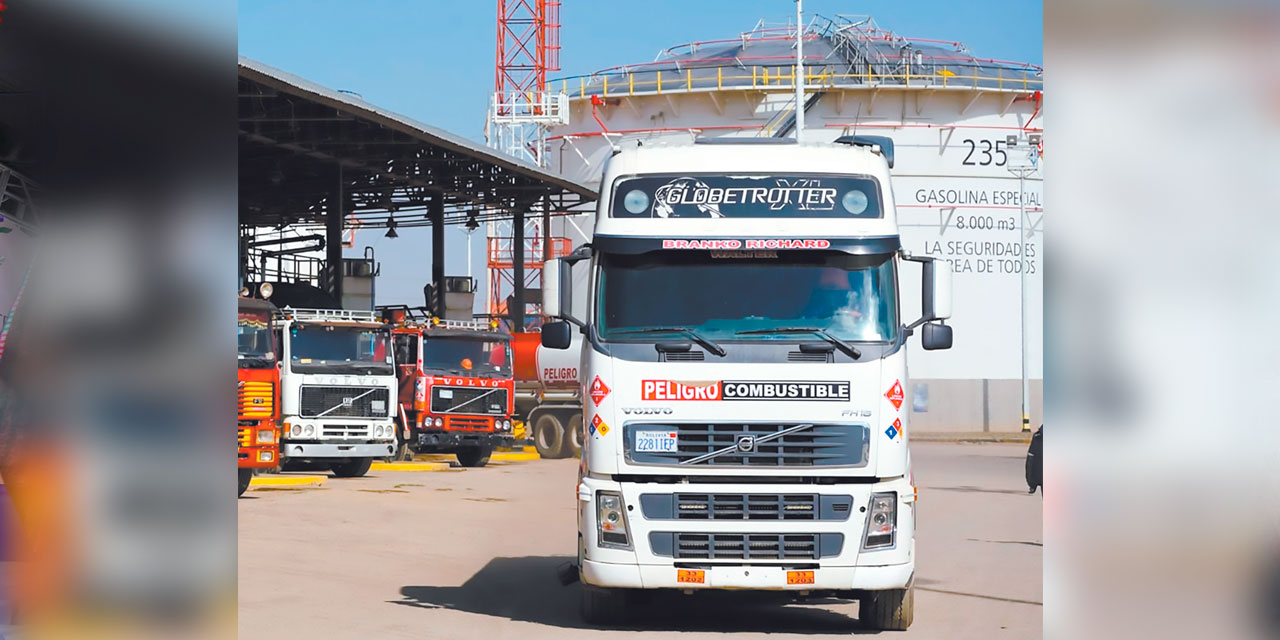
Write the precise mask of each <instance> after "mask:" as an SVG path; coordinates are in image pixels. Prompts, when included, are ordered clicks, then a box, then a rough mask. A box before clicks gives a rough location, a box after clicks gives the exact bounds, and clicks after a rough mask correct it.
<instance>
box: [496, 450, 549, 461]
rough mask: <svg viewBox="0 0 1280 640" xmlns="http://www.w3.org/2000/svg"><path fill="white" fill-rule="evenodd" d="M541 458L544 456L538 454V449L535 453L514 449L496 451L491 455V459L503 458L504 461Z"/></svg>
mask: <svg viewBox="0 0 1280 640" xmlns="http://www.w3.org/2000/svg"><path fill="white" fill-rule="evenodd" d="M541 458H542V456H540V455H538V452H537V451H534V452H533V453H529V452H528V451H520V452H515V451H512V452H510V453H508V452H505V451H495V452H494V453H493V455H492V456H489V459H490V460H502V461H504V462H517V461H520V460H538V459H541Z"/></svg>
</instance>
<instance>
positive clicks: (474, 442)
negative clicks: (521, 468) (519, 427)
mask: <svg viewBox="0 0 1280 640" xmlns="http://www.w3.org/2000/svg"><path fill="white" fill-rule="evenodd" d="M514 444H515V438H513V437H511V434H508V433H503V434H498V433H459V432H454V431H430V432H426V433H419V434H418V446H419V447H423V448H430V449H456V448H458V447H477V446H478V447H489V448H496V447H510V446H512V445H514Z"/></svg>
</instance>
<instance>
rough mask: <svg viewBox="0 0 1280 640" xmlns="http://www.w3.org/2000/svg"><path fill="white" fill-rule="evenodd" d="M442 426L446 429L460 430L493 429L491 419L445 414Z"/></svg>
mask: <svg viewBox="0 0 1280 640" xmlns="http://www.w3.org/2000/svg"><path fill="white" fill-rule="evenodd" d="M444 426H445V428H446V429H453V430H460V431H491V430H492V429H493V419H492V418H477V417H471V416H445V418H444Z"/></svg>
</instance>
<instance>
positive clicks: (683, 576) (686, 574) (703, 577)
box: [676, 569, 707, 584]
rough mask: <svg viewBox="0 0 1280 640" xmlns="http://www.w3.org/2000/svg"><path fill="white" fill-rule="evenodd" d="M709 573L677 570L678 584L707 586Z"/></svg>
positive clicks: (694, 570)
mask: <svg viewBox="0 0 1280 640" xmlns="http://www.w3.org/2000/svg"><path fill="white" fill-rule="evenodd" d="M706 581H707V572H705V571H702V570H700V569H676V582H685V583H689V584H705V583H706Z"/></svg>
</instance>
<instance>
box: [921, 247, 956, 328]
mask: <svg viewBox="0 0 1280 640" xmlns="http://www.w3.org/2000/svg"><path fill="white" fill-rule="evenodd" d="M922 266H923V267H924V268H923V269H922V272H923V273H924V281H923V283H922V284H921V287H920V292H921V294H922V298H923V300H922V302H921V306H922V311H923V313H921V317H920V319H921V320H923V321H925V322H932V321H934V320H946V319H947V318H950V317H951V263H949V262H946V261H944V260H930V261H928V262H925V263H924V264H923V265H922ZM926 326H927V325H926ZM948 335H949V334H948ZM947 344H948V345H950V342H948V343H947ZM944 348H945V347H944Z"/></svg>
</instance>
